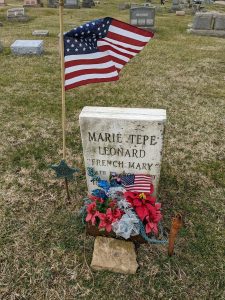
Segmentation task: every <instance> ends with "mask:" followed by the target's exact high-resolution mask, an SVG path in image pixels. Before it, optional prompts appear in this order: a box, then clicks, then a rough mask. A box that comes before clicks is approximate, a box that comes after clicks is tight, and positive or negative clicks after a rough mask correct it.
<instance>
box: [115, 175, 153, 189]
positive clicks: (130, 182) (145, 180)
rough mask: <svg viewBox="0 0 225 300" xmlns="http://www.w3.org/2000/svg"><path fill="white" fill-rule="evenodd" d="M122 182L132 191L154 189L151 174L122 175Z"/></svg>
mask: <svg viewBox="0 0 225 300" xmlns="http://www.w3.org/2000/svg"><path fill="white" fill-rule="evenodd" d="M120 178H121V182H122V185H123V186H124V188H125V189H126V190H127V191H130V192H140V193H144V192H145V193H150V194H152V193H153V191H154V188H153V184H152V179H153V176H150V175H141V174H140V175H139V174H128V175H121V176H120Z"/></svg>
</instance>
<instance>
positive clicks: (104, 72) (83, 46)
mask: <svg viewBox="0 0 225 300" xmlns="http://www.w3.org/2000/svg"><path fill="white" fill-rule="evenodd" d="M153 36H154V34H153V33H152V32H149V31H146V30H143V29H140V28H137V27H135V26H132V25H129V24H127V23H124V22H121V21H118V20H115V19H113V18H109V17H106V18H104V19H98V20H94V21H92V22H89V23H86V24H84V25H82V26H79V27H77V28H74V29H72V30H71V31H69V32H67V33H65V34H64V60H65V89H66V90H68V89H72V88H74V87H77V86H80V85H84V84H88V83H95V82H107V81H114V80H118V79H119V77H118V76H119V71H120V70H121V69H122V68H123V66H124V65H125V64H126V63H127V62H129V60H130V59H131V58H132V57H134V56H135V55H136V54H137V53H139V52H140V51H141V50H142V49H143V48H144V46H145V45H146V44H147V43H148V41H149V40H150V39H151V38H152V37H153Z"/></svg>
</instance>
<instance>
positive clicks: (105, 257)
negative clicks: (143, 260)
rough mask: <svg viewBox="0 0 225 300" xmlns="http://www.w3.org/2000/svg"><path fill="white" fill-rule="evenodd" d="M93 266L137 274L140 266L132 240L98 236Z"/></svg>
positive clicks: (95, 268)
mask: <svg viewBox="0 0 225 300" xmlns="http://www.w3.org/2000/svg"><path fill="white" fill-rule="evenodd" d="M91 267H92V268H93V269H94V270H109V271H112V272H116V273H123V274H135V273H136V271H137V268H138V264H137V259H136V252H135V247H134V244H133V243H132V242H127V241H122V240H117V239H112V238H106V237H100V236H98V237H96V239H95V244H94V252H93V258H92V262H91Z"/></svg>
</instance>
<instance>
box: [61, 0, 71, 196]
mask: <svg viewBox="0 0 225 300" xmlns="http://www.w3.org/2000/svg"><path fill="white" fill-rule="evenodd" d="M63 7H64V0H59V26H60V58H61V90H62V139H63V160H65V159H66V133H65V132H66V95H65V69H64V38H63V32H64V30H63ZM65 186H66V193H67V200H68V201H69V200H70V194H69V188H68V180H67V177H65Z"/></svg>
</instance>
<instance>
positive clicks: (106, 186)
mask: <svg viewBox="0 0 225 300" xmlns="http://www.w3.org/2000/svg"><path fill="white" fill-rule="evenodd" d="M97 184H98V186H99V187H100V188H102V189H103V190H105V191H106V192H108V190H109V188H110V184H109V183H108V181H107V180H99V182H98V183H97Z"/></svg>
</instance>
